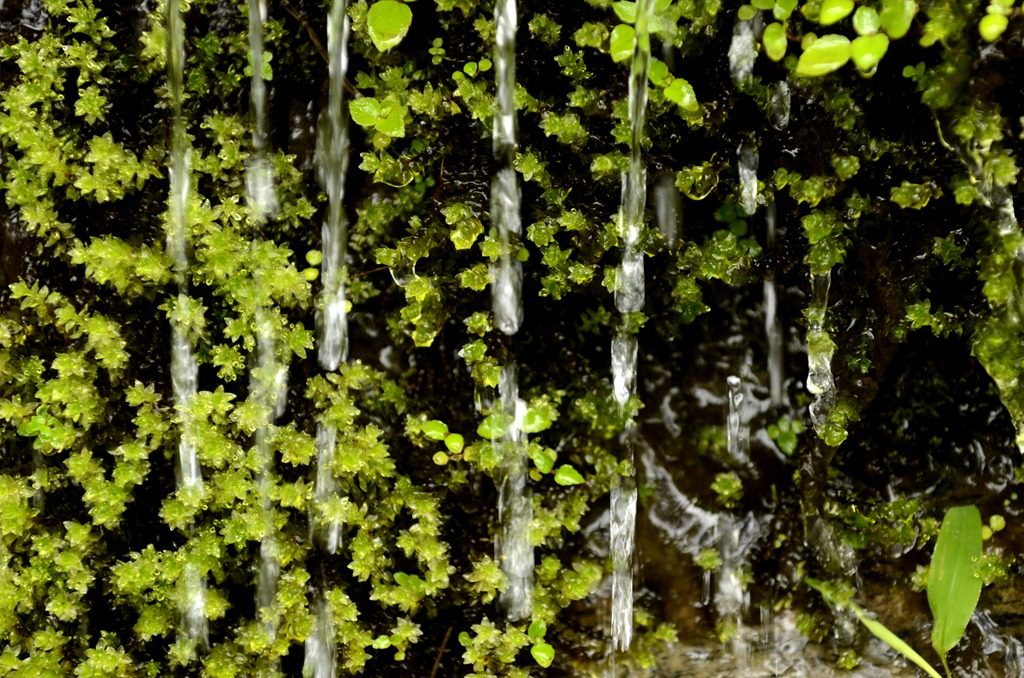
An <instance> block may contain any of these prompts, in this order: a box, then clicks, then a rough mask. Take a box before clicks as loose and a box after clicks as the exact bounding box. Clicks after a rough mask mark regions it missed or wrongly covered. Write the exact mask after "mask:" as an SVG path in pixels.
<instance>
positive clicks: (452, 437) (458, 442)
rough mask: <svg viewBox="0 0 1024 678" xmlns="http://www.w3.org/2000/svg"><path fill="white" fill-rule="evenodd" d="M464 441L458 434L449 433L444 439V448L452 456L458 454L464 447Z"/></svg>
mask: <svg viewBox="0 0 1024 678" xmlns="http://www.w3.org/2000/svg"><path fill="white" fill-rule="evenodd" d="M465 444H466V441H465V440H464V439H463V437H462V435H461V434H459V433H449V434H448V435H447V436H445V438H444V446H445V447H447V448H448V451H449V452H451V453H452V454H458V453H459V452H462V448H463V447H464V446H465Z"/></svg>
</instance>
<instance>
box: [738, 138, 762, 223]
mask: <svg viewBox="0 0 1024 678" xmlns="http://www.w3.org/2000/svg"><path fill="white" fill-rule="evenodd" d="M736 156H737V158H738V163H737V170H738V172H739V176H740V207H742V208H743V213H744V214H746V215H747V216H748V217H749V216H751V215H753V214H754V212H756V211H757V162H758V153H757V147H756V146H754V145H752V144H747V143H744V144H740V146H739V148H737V149H736Z"/></svg>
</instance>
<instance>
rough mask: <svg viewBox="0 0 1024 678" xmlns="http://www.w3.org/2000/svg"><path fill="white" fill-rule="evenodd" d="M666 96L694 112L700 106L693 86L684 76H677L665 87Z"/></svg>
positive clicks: (684, 108) (681, 106) (685, 109)
mask: <svg viewBox="0 0 1024 678" xmlns="http://www.w3.org/2000/svg"><path fill="white" fill-rule="evenodd" d="M665 98H666V99H668V100H669V101H674V102H675V103H677V104H679V107H680V108H682V109H683V110H684V111H689V112H691V113H692V112H694V111H696V110H698V109H699V108H700V105H699V104H698V103H697V94H696V92H694V91H693V86H692V85H691V84H690V83H689V82H688V81H687V80H686V79H684V78H676V79H675V80H673V81H672V82H670V83H669V84H668V87H666V88H665Z"/></svg>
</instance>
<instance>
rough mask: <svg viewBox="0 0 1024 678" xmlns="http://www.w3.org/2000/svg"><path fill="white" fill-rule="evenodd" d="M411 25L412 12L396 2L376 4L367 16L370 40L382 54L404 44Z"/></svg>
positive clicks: (387, 0)
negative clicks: (403, 41)
mask: <svg viewBox="0 0 1024 678" xmlns="http://www.w3.org/2000/svg"><path fill="white" fill-rule="evenodd" d="M411 25H412V10H411V9H409V6H408V5H406V4H405V3H402V2H396V1H395V0H380V1H379V2H375V3H374V4H373V6H372V7H370V11H369V12H367V14H366V26H367V28H368V29H369V31H370V40H372V41H373V44H374V46H375V47H376V48H377V49H379V50H380V51H381V52H386V51H387V50H389V49H391V48H392V47H394V46H396V45H397V44H398V43H400V42H402V38H404V37H405V34H406V33H408V32H409V26H411Z"/></svg>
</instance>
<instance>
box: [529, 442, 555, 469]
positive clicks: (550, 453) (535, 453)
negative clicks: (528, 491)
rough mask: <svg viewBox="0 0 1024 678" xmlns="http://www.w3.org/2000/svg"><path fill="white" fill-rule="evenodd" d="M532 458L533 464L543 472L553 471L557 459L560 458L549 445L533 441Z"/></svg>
mask: <svg viewBox="0 0 1024 678" xmlns="http://www.w3.org/2000/svg"><path fill="white" fill-rule="evenodd" d="M529 455H530V459H532V460H533V465H534V466H536V467H537V470H538V471H540V472H541V473H551V470H552V469H553V468H554V467H555V461H556V459H557V458H558V457H557V455H556V453H555V451H554V450H552V449H551V448H549V447H543V446H541V445H536V444H533V443H531V444H530V447H529Z"/></svg>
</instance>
